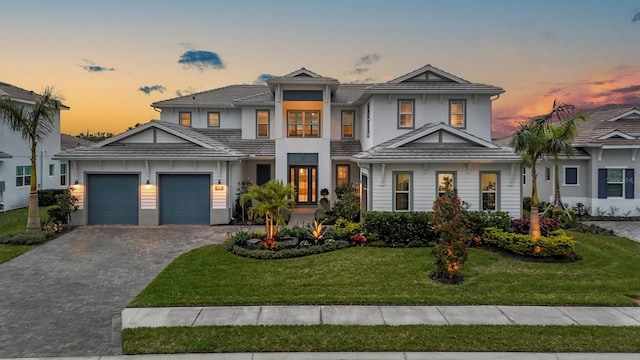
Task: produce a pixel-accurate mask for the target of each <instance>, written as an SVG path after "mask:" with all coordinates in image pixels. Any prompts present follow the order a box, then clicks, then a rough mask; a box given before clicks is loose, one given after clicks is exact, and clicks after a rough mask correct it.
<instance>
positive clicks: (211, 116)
mask: <svg viewBox="0 0 640 360" xmlns="http://www.w3.org/2000/svg"><path fill="white" fill-rule="evenodd" d="M189 122H191V120H189ZM207 126H208V127H220V113H219V112H210V113H207Z"/></svg>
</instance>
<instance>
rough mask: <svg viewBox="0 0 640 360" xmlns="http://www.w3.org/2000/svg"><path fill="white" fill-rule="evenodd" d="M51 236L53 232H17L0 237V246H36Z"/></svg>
mask: <svg viewBox="0 0 640 360" xmlns="http://www.w3.org/2000/svg"><path fill="white" fill-rule="evenodd" d="M51 236H53V232H49V231H42V232H25V231H17V232H13V233H9V234H6V235H4V236H0V244H3V245H38V244H43V243H45V242H46V241H47V238H48V237H51Z"/></svg>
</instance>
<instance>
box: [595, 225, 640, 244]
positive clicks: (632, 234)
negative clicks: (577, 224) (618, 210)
mask: <svg viewBox="0 0 640 360" xmlns="http://www.w3.org/2000/svg"><path fill="white" fill-rule="evenodd" d="M584 223H585V224H587V225H589V224H594V225H597V226H600V227H601V228H605V229H609V230H612V231H613V233H614V234H616V235H618V236H622V237H626V238H628V239H631V240H633V241H637V242H640V221H585V222H584Z"/></svg>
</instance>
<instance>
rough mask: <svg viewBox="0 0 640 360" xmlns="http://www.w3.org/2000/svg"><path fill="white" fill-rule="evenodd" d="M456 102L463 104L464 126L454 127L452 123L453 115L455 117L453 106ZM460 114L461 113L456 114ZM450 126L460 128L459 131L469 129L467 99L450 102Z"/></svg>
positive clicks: (451, 100)
mask: <svg viewBox="0 0 640 360" xmlns="http://www.w3.org/2000/svg"><path fill="white" fill-rule="evenodd" d="M456 102H461V103H462V125H453V122H452V121H451V115H453V114H454V113H453V111H451V105H452V104H453V103H456ZM456 114H459V113H456ZM449 126H451V127H454V128H458V129H466V128H467V100H466V99H450V100H449Z"/></svg>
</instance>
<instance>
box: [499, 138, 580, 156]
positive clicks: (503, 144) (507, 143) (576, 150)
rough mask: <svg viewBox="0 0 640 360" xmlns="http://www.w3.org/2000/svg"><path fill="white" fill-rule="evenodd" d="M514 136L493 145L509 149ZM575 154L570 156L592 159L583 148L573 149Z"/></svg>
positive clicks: (501, 139) (562, 154)
mask: <svg viewBox="0 0 640 360" xmlns="http://www.w3.org/2000/svg"><path fill="white" fill-rule="evenodd" d="M512 136H513V135H509V136H506V137H503V138H500V139H494V140H493V143H494V144H496V145H500V146H502V147H505V148H508V147H509V142H511V137H512ZM573 151H574V152H573V154H572V155H571V156H570V157H572V158H590V157H591V155H589V153H588V152H586V151H585V150H584V149H583V148H580V147H577V148H573ZM560 156H566V154H564V153H561V155H560Z"/></svg>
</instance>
